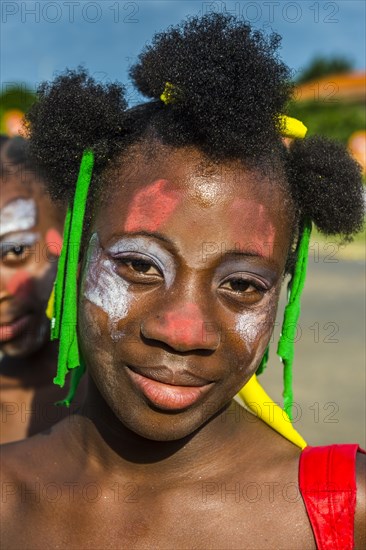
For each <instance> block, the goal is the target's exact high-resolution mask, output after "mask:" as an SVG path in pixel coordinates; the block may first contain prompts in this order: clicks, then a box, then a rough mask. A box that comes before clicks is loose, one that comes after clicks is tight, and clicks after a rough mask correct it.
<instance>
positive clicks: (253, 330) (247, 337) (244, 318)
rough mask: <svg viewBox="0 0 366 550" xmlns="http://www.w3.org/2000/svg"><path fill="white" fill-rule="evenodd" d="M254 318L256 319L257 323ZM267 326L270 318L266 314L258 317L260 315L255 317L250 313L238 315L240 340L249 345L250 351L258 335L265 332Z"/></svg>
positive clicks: (237, 326)
mask: <svg viewBox="0 0 366 550" xmlns="http://www.w3.org/2000/svg"><path fill="white" fill-rule="evenodd" d="M253 318H255V321H254V320H253ZM266 325H268V318H267V314H266V313H265V312H264V313H262V314H261V315H260V316H258V314H256V315H253V314H252V313H249V312H246V313H245V312H243V313H241V314H240V315H238V320H237V322H236V331H237V332H238V334H239V336H240V338H243V340H244V341H245V342H246V343H247V344H248V347H249V351H251V348H252V346H253V345H254V344H255V342H256V340H257V338H258V335H259V334H260V333H261V332H263V327H264V326H266Z"/></svg>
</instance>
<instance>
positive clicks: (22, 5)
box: [1, 0, 366, 103]
mask: <svg viewBox="0 0 366 550" xmlns="http://www.w3.org/2000/svg"><path fill="white" fill-rule="evenodd" d="M225 10H226V11H229V12H231V13H234V14H236V15H237V16H238V17H242V18H246V19H247V20H249V21H250V22H252V23H253V25H254V26H255V27H257V28H261V29H264V30H266V31H270V30H271V29H272V30H274V31H277V32H279V33H280V34H281V35H282V36H283V41H282V49H281V56H282V58H283V59H284V60H285V62H286V63H287V64H288V65H289V66H290V67H291V68H292V69H293V70H294V72H297V71H300V70H301V68H302V67H304V66H305V65H306V64H307V63H308V62H309V60H310V59H311V58H312V57H313V56H314V55H315V54H319V53H320V54H326V55H328V54H341V55H345V56H347V57H348V58H350V59H351V60H353V61H354V62H355V66H356V68H357V69H363V68H364V67H365V54H364V52H365V50H366V48H365V20H366V2H365V1H364V0H339V1H334V2H330V1H324V0H319V1H315V0H309V1H308V0H298V1H294V2H292V1H287V0H273V1H272V0H268V1H265V0H263V1H262V0H261V1H259V0H257V1H249V0H246V1H235V0H234V1H228V2H222V1H213V2H209V1H201V0H194V1H192V0H189V1H188V0H187V1H185V0H183V1H182V0H159V1H158V0H142V1H138V0H136V1H122V0H99V1H89V0H54V1H51V0H50V1H48V0H38V1H33V0H32V1H31V0H27V1H19V0H15V1H14V0H12V1H8V0H2V3H1V27H2V28H1V31H2V32H1V51H2V53H1V83H2V89H4V87H7V86H8V85H9V84H10V83H14V82H19V83H24V84H25V85H29V86H30V87H31V88H33V89H34V88H35V87H36V85H37V84H38V83H39V82H41V81H42V80H45V79H46V80H49V79H51V78H52V77H53V76H54V75H55V74H57V73H58V72H60V71H62V70H64V69H65V67H69V68H74V67H76V66H77V65H79V64H84V65H85V66H86V67H87V68H88V69H89V70H90V72H91V73H92V74H93V75H95V76H96V77H98V79H99V80H102V81H106V80H116V79H117V80H122V81H123V82H125V83H126V82H127V78H128V77H127V72H128V66H129V64H131V63H132V62H133V60H134V59H135V58H136V55H137V54H138V53H139V52H140V50H141V48H142V47H143V45H144V44H145V43H146V42H148V41H149V40H150V38H151V37H152V35H153V33H154V32H156V31H158V30H163V29H165V28H166V27H167V26H168V25H171V24H175V23H177V22H179V21H180V20H181V19H182V18H185V17H187V16H188V15H197V14H199V13H203V12H207V11H225ZM131 102H132V103H133V97H131Z"/></svg>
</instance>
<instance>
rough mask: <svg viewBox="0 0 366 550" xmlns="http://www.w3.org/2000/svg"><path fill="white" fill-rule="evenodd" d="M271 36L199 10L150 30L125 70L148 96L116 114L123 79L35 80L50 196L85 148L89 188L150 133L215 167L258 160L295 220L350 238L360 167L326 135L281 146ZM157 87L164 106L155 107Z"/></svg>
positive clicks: (39, 152) (70, 181)
mask: <svg viewBox="0 0 366 550" xmlns="http://www.w3.org/2000/svg"><path fill="white" fill-rule="evenodd" d="M279 43H280V37H279V36H278V35H277V34H271V35H270V36H269V37H268V38H267V37H265V36H264V35H263V34H262V33H261V32H259V31H253V30H252V29H251V27H250V25H249V24H248V23H246V22H243V21H237V20H236V19H235V18H234V17H232V16H230V15H223V14H209V15H206V16H204V17H200V18H199V17H195V18H191V19H188V20H187V21H185V22H183V23H182V24H181V25H179V26H176V27H172V28H170V29H168V30H167V31H166V32H163V33H159V34H157V35H156V36H155V37H154V39H153V41H152V44H151V45H150V46H147V47H146V48H145V49H144V51H143V52H142V54H141V55H140V56H139V60H138V62H137V64H136V65H134V66H133V67H132V69H131V71H130V75H131V78H132V80H133V81H134V83H135V85H136V88H137V89H138V90H139V92H140V93H142V94H143V95H145V96H147V97H148V98H149V101H148V102H146V103H142V104H141V105H138V106H137V107H134V108H132V109H127V103H126V100H125V98H124V88H123V86H122V85H120V84H118V83H115V84H108V85H103V84H99V83H97V82H95V81H94V80H93V79H92V78H91V77H89V76H88V73H87V72H86V70H85V69H83V68H79V69H78V70H76V71H70V70H68V71H66V72H65V73H64V74H62V75H60V76H58V77H57V78H56V79H55V80H54V81H53V82H52V83H50V84H48V83H44V84H43V85H41V87H40V88H39V90H38V101H37V102H36V103H35V105H34V106H33V108H31V110H30V112H29V114H28V123H29V126H30V135H31V151H32V155H33V156H34V158H35V161H36V162H37V163H38V164H39V165H40V166H41V168H42V171H44V172H45V174H46V177H47V181H49V186H50V193H51V196H53V197H54V198H55V199H56V200H69V199H70V197H72V195H73V191H74V186H75V182H76V178H77V173H78V169H79V164H80V160H81V156H82V152H83V150H84V149H86V148H91V149H92V150H93V152H94V155H95V168H94V173H93V181H92V186H94V188H95V187H100V186H102V185H103V182H102V178H101V177H100V176H101V175H102V173H103V172H104V171H105V170H106V168H107V167H108V166H109V165H110V166H113V161H116V159H117V157H118V156H119V155H122V154H123V153H124V152H125V151H127V150H128V148H129V147H130V146H131V145H133V144H136V143H141V142H144V139H145V141H146V138H147V137H150V138H151V136H153V137H154V138H155V140H156V141H157V142H161V143H162V144H164V145H168V146H172V147H185V146H194V147H196V148H198V149H199V150H200V151H202V152H203V153H204V154H205V155H206V156H207V157H208V158H209V159H212V160H214V161H215V162H220V161H222V162H223V161H226V160H231V159H237V160H240V161H242V162H243V163H245V164H246V165H247V166H250V167H252V168H253V167H258V168H260V167H261V166H264V165H265V164H266V163H267V164H268V162H269V164H270V165H271V166H272V167H274V168H275V171H277V173H279V174H282V177H283V176H284V177H285V179H286V180H287V182H286V184H287V187H288V189H289V191H288V195H289V198H290V199H291V201H292V203H293V204H294V209H295V212H296V221H297V224H298V226H301V224H302V223H303V222H304V220H305V219H307V220H311V221H313V222H314V223H315V225H316V226H317V227H318V229H319V230H320V231H322V232H324V233H326V234H327V235H335V234H340V235H342V237H343V238H346V239H350V238H351V236H352V234H353V233H355V232H357V231H359V230H360V229H361V228H362V225H363V219H364V198H363V186H362V178H361V171H360V168H359V166H358V164H357V163H356V162H355V161H354V160H353V159H352V158H351V157H350V156H349V154H348V152H347V151H346V149H345V148H344V147H343V146H341V145H339V144H337V143H334V142H332V141H330V140H328V139H324V138H320V137H318V138H310V139H303V140H295V141H294V142H293V144H292V145H291V146H290V147H289V149H286V148H285V146H284V145H283V141H282V138H281V128H280V125H279V121H278V120H279V119H278V117H279V115H280V114H285V112H286V105H287V103H288V101H289V100H290V98H291V94H292V84H291V79H290V71H289V69H288V68H287V66H286V65H285V64H284V63H283V62H282V61H281V60H280V59H279V58H278V55H277V50H278V46H279ZM167 82H170V83H173V86H174V94H175V101H173V102H172V103H169V104H168V105H165V104H164V103H163V101H161V100H160V96H161V94H162V93H163V91H164V88H165V85H166V83H167ZM111 163H112V164H111ZM294 234H296V231H295V232H294Z"/></svg>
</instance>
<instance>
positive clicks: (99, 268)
mask: <svg viewBox="0 0 366 550" xmlns="http://www.w3.org/2000/svg"><path fill="white" fill-rule="evenodd" d="M128 287H129V284H128V283H127V282H126V281H124V280H123V279H122V278H121V277H120V276H119V275H118V273H116V268H115V266H114V264H113V262H112V260H110V259H109V258H105V257H103V250H102V248H101V246H100V243H99V238H98V235H97V234H96V233H94V234H93V235H92V237H91V239H90V242H89V248H88V255H87V262H86V266H85V270H84V277H83V281H82V289H81V291H82V294H83V296H84V297H85V298H86V299H87V300H89V301H90V302H92V303H93V304H94V305H96V306H98V307H100V308H101V309H102V310H103V311H104V312H105V313H106V314H107V315H108V319H109V328H110V331H111V337H112V339H113V340H116V339H118V338H120V337H121V336H123V333H122V332H120V331H118V330H117V325H118V321H119V320H120V319H123V318H124V317H126V315H127V313H128V307H129V304H130V300H131V297H130V295H129V293H128Z"/></svg>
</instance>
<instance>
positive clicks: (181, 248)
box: [79, 148, 291, 440]
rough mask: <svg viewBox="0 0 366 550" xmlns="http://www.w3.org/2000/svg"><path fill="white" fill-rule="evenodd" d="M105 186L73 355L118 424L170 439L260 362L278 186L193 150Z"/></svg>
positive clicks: (275, 245)
mask: <svg viewBox="0 0 366 550" xmlns="http://www.w3.org/2000/svg"><path fill="white" fill-rule="evenodd" d="M108 178H109V180H108V181H109V182H110V183H109V184H110V186H111V191H110V192H109V194H108V197H107V199H105V200H104V201H102V202H101V204H100V207H99V210H98V212H97V213H96V216H95V221H94V225H93V228H92V232H91V237H90V241H89V246H88V252H87V254H86V257H85V260H84V266H83V276H82V281H81V289H80V307H79V333H80V334H79V336H80V343H81V347H82V353H83V356H84V357H85V360H86V363H87V365H88V368H89V372H90V374H91V376H92V378H93V380H94V382H95V384H96V386H97V388H98V389H99V391H100V393H101V394H102V396H103V398H104V400H105V401H106V402H107V403H108V405H109V406H110V408H111V409H112V410H113V412H114V413H115V415H116V416H117V417H118V418H119V419H120V421H121V422H122V423H123V424H124V425H126V426H127V427H128V428H129V429H131V430H133V431H134V432H136V433H138V434H140V435H142V436H144V437H147V438H150V439H156V440H173V439H179V438H182V437H184V436H186V435H188V434H190V433H192V432H193V431H194V430H195V429H197V428H198V427H199V426H200V425H202V424H203V423H204V422H205V421H206V420H207V419H209V418H210V417H211V416H212V415H213V414H215V413H216V412H217V411H218V410H220V409H221V408H222V407H223V406H224V405H226V404H227V403H228V402H229V401H230V399H231V398H232V397H233V396H234V395H235V394H236V393H237V392H238V390H239V389H240V388H241V387H242V386H243V385H244V384H245V383H246V382H247V380H248V379H249V378H250V377H251V375H252V374H253V373H254V372H255V370H256V369H257V367H258V365H259V362H260V360H261V358H262V356H263V353H264V351H265V348H266V346H267V344H268V341H269V339H270V335H271V331H272V327H273V323H274V319H275V314H276V307H277V301H278V296H279V291H280V286H281V282H282V277H283V272H284V268H285V263H286V257H287V253H288V248H289V244H290V234H291V230H290V227H291V223H290V216H289V214H288V213H287V212H286V208H285V207H284V196H283V193H282V192H281V191H280V186H279V185H278V182H277V184H276V182H274V181H269V179H266V178H265V177H264V176H262V175H260V174H259V173H256V172H254V171H249V170H246V169H244V168H243V167H242V166H241V165H239V164H238V163H231V164H226V165H219V166H213V165H212V164H211V165H209V164H208V163H207V161H205V159H204V157H203V156H202V155H201V154H200V153H198V152H197V151H194V150H191V149H179V150H171V149H170V150H168V151H167V150H166V149H165V150H164V149H163V148H161V149H160V150H159V151H158V152H157V154H156V155H154V158H153V160H151V159H150V160H146V156H145V157H144V155H143V154H142V152H140V154H139V153H135V154H134V155H133V156H132V157H131V158H130V159H129V160H128V161H127V162H125V163H124V166H123V168H122V169H121V170H119V171H118V172H117V171H115V172H114V173H113V174H111V175H109V176H108Z"/></svg>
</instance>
